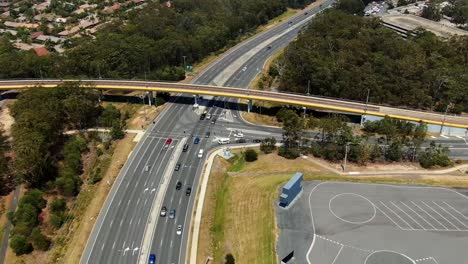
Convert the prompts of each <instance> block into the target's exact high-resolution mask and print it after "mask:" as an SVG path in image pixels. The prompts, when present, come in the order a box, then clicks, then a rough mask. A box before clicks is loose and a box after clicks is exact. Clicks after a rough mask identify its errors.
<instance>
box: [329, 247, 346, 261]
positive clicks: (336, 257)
mask: <svg viewBox="0 0 468 264" xmlns="http://www.w3.org/2000/svg"><path fill="white" fill-rule="evenodd" d="M343 248H344V246H343V245H341V248H340V250H339V251H338V254H336V256H335V259H333V262H332V263H331V264H335V261H336V260H337V259H338V256H339V255H340V253H341V250H343Z"/></svg>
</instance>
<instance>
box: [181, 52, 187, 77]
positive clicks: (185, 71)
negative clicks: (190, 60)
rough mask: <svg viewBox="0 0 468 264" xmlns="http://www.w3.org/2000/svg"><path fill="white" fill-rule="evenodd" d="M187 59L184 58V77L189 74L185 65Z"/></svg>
mask: <svg viewBox="0 0 468 264" xmlns="http://www.w3.org/2000/svg"><path fill="white" fill-rule="evenodd" d="M185 57H187V56H182V58H184V75H185V74H186V73H187V65H186V64H185Z"/></svg>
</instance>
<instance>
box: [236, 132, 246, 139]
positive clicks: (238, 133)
mask: <svg viewBox="0 0 468 264" xmlns="http://www.w3.org/2000/svg"><path fill="white" fill-rule="evenodd" d="M234 137H236V138H243V137H244V134H243V133H242V132H240V131H236V132H234Z"/></svg>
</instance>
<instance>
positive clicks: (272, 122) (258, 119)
mask: <svg viewBox="0 0 468 264" xmlns="http://www.w3.org/2000/svg"><path fill="white" fill-rule="evenodd" d="M241 115H242V117H243V118H244V119H245V121H247V122H249V123H252V124H256V125H264V126H276V127H281V123H280V122H278V120H276V117H275V116H269V115H262V114H259V113H253V112H250V113H247V112H241Z"/></svg>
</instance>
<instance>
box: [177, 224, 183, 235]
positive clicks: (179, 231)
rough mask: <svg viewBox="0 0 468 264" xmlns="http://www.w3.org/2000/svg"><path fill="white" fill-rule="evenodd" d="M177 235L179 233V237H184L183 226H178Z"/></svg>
mask: <svg viewBox="0 0 468 264" xmlns="http://www.w3.org/2000/svg"><path fill="white" fill-rule="evenodd" d="M176 233H177V235H179V236H180V235H182V225H178V226H177V232H176Z"/></svg>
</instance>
